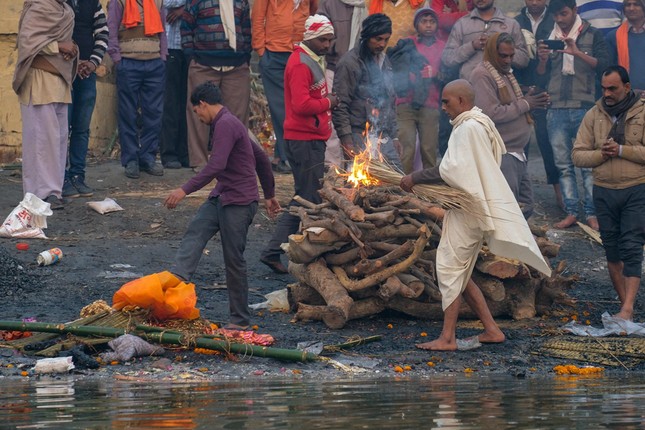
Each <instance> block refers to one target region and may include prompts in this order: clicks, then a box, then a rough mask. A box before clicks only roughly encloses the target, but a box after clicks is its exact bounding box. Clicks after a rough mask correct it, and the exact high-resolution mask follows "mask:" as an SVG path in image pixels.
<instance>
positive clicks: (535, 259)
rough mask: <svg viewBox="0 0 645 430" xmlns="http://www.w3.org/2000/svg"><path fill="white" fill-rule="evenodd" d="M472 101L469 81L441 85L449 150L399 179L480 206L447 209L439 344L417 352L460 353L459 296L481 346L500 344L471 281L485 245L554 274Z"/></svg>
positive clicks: (440, 263)
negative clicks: (478, 329) (445, 190)
mask: <svg viewBox="0 0 645 430" xmlns="http://www.w3.org/2000/svg"><path fill="white" fill-rule="evenodd" d="M474 102H475V92H474V90H473V87H472V85H471V84H470V83H468V81H466V80H463V79H460V80H456V81H453V82H451V83H449V84H447V85H446V87H445V88H444V90H443V94H442V96H441V106H442V109H443V110H444V111H445V112H446V113H447V114H448V116H449V117H450V118H451V119H452V121H451V122H452V125H453V127H454V128H453V131H452V134H451V136H450V141H449V143H448V150H447V151H446V154H445V156H444V157H443V159H442V160H441V164H440V165H439V166H437V167H432V168H430V169H424V170H420V171H417V172H414V173H412V174H410V175H406V176H404V177H402V178H401V188H402V189H404V190H405V191H408V192H410V191H412V188H413V187H414V186H415V185H416V184H429V183H437V182H446V183H447V184H448V185H450V186H452V187H454V188H457V189H460V190H463V191H466V192H468V193H470V194H472V195H473V196H474V197H475V198H476V199H477V200H478V201H479V203H480V205H481V206H480V208H481V213H480V214H473V213H469V212H466V211H464V210H461V209H450V210H447V211H446V213H445V215H444V219H443V231H442V235H441V240H440V241H439V246H438V248H437V262H436V268H437V281H438V283H439V289H440V291H441V296H442V307H443V310H444V321H443V328H442V330H441V334H440V335H439V337H438V338H437V339H435V340H433V341H431V342H425V343H421V344H418V345H417V347H418V348H420V349H427V350H440V351H448V350H456V349H457V339H456V326H457V319H458V317H459V307H460V304H461V296H462V295H463V296H464V299H465V300H466V302H467V303H468V305H469V306H470V307H471V309H472V310H473V311H474V312H475V314H476V315H477V317H478V318H479V319H480V320H481V322H482V324H483V325H484V332H483V333H481V334H480V335H479V336H478V339H479V341H480V342H482V343H500V342H503V341H504V339H505V336H504V333H502V331H501V330H500V329H499V327H498V326H497V324H496V323H495V320H494V319H493V316H492V314H491V312H490V309H489V308H488V305H487V304H486V300H485V299H484V296H483V294H482V292H481V290H480V289H479V287H478V286H477V285H476V284H475V283H474V282H473V281H472V279H471V278H470V277H471V275H472V272H473V268H474V266H475V261H476V260H477V256H478V255H479V251H480V250H481V248H482V245H483V243H484V241H485V242H486V244H487V245H488V247H489V249H490V251H491V252H492V253H494V254H496V255H499V256H506V257H510V258H514V259H519V260H520V261H523V262H524V263H526V264H528V265H530V266H532V267H534V268H535V269H537V270H539V271H540V272H542V273H545V274H546V275H547V276H550V275H551V269H550V268H549V266H548V265H547V263H546V262H545V261H544V258H543V257H542V254H541V253H540V250H539V248H538V246H537V244H536V243H535V239H534V238H533V235H532V234H531V231H530V229H529V226H528V224H527V223H526V220H525V219H524V216H523V215H522V212H521V211H520V208H519V206H518V204H517V202H516V201H515V197H514V196H513V193H512V192H511V189H510V188H509V186H508V183H507V182H506V179H504V175H502V171H501V170H500V168H499V166H500V163H501V161H502V155H503V154H504V153H505V152H506V151H505V149H504V142H503V141H502V138H501V136H500V135H499V133H498V132H497V130H496V129H495V125H494V124H493V122H492V121H491V119H490V118H488V117H487V116H486V115H484V114H483V113H482V112H481V110H480V109H479V108H477V107H475V105H474Z"/></svg>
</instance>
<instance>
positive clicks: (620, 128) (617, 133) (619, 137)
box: [601, 91, 640, 145]
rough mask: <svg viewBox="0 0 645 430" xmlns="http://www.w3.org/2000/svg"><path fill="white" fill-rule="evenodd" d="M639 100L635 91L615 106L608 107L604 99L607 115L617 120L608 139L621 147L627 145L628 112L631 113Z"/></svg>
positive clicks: (603, 104)
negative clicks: (626, 124)
mask: <svg viewBox="0 0 645 430" xmlns="http://www.w3.org/2000/svg"><path fill="white" fill-rule="evenodd" d="M639 99H640V98H639V97H638V96H637V95H636V93H634V91H630V92H629V94H627V96H626V97H625V98H624V99H622V100H621V101H619V102H618V103H616V104H615V105H613V106H607V104H606V103H605V99H604V98H603V99H602V102H601V103H602V108H603V109H604V110H605V112H607V115H609V116H610V117H612V118H614V117H615V118H616V121H615V122H614V125H613V126H612V127H611V130H609V134H608V135H607V139H609V138H613V139H614V140H615V141H616V142H617V143H618V144H619V145H623V144H624V143H625V119H626V118H627V112H629V110H630V109H631V108H632V106H634V105H635V104H636V102H637V101H638V100H639Z"/></svg>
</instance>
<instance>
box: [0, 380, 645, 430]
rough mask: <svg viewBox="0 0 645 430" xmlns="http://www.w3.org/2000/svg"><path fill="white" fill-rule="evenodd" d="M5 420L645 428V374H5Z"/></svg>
mask: <svg viewBox="0 0 645 430" xmlns="http://www.w3.org/2000/svg"><path fill="white" fill-rule="evenodd" d="M0 390H1V391H0V392H1V394H0V428H3V429H4V428H12V429H23V428H24V429H28V428H56V429H105V428H109V429H113V428H116V429H120V428H149V429H160V428H163V429H168V428H173V429H198V428H199V429H261V428H281V429H307V430H308V429H348V430H349V429H455V430H456V429H484V430H486V429H491V430H503V429H567V430H568V429H605V428H612V429H621V430H622V429H645V424H644V422H645V376H638V377H633V376H629V375H625V376H623V377H607V376H596V377H592V376H587V377H566V376H553V377H542V378H528V379H517V378H513V377H511V376H506V375H494V376H485V375H448V376H443V375H442V376H436V377H431V378H425V379H418V378H411V379H406V378H397V379H392V378H390V379H367V380H366V379H347V380H333V381H326V380H321V381H316V380H311V379H308V380H288V381H285V380H256V381H251V380H243V381H238V380H235V381H225V382H217V381H213V382H208V383H183V382H172V383H171V382H164V383H161V382H154V383H136V382H130V381H115V380H99V381H96V380H92V381H87V380H80V381H79V380H74V379H71V378H70V379H49V380H21V381H14V380H12V381H6V380H5V381H0Z"/></svg>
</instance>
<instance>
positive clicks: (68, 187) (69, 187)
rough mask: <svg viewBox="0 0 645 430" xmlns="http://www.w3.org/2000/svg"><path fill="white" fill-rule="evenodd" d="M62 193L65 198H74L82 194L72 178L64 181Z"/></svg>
mask: <svg viewBox="0 0 645 430" xmlns="http://www.w3.org/2000/svg"><path fill="white" fill-rule="evenodd" d="M62 194H63V197H64V198H74V197H79V196H80V195H81V193H79V192H78V190H77V189H76V187H75V186H74V184H73V183H72V181H71V180H70V179H65V182H63V193H62Z"/></svg>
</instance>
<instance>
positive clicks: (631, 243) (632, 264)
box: [593, 184, 645, 278]
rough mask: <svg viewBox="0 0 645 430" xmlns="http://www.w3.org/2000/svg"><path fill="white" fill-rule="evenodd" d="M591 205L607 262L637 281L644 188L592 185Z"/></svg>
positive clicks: (643, 240) (644, 230) (644, 239)
mask: <svg viewBox="0 0 645 430" xmlns="http://www.w3.org/2000/svg"><path fill="white" fill-rule="evenodd" d="M593 201H594V205H595V207H596V216H597V217H598V224H599V225H600V237H601V238H602V245H603V247H604V248H605V254H606V256H607V261H609V262H610V263H618V262H620V261H622V262H623V264H624V267H623V275H625V276H627V277H637V278H640V277H641V274H642V265H643V245H645V184H640V185H635V186H633V187H629V188H624V189H622V190H612V189H609V188H604V187H599V186H598V185H594V186H593Z"/></svg>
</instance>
